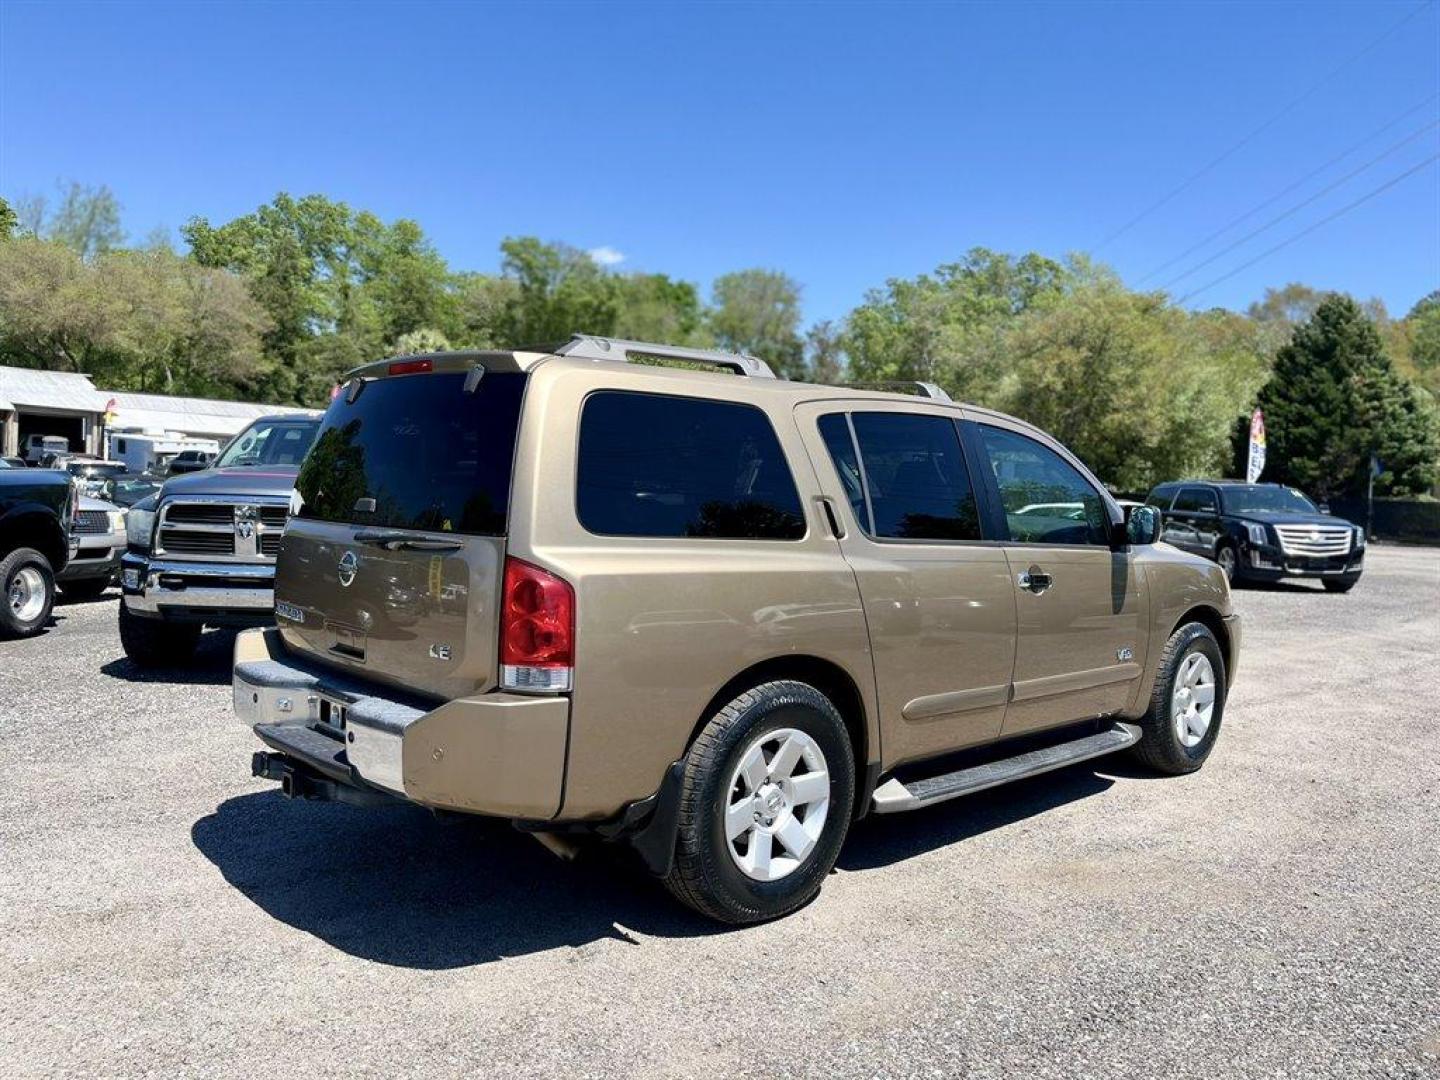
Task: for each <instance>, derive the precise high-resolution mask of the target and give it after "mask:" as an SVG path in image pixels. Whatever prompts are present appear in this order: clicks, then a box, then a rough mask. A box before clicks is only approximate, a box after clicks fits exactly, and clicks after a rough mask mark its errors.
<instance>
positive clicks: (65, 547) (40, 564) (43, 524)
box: [0, 469, 79, 638]
mask: <svg viewBox="0 0 1440 1080" xmlns="http://www.w3.org/2000/svg"><path fill="white" fill-rule="evenodd" d="M78 498H79V493H78V492H77V490H76V487H75V484H74V482H73V481H72V480H71V479H70V477H68V476H67V475H65V474H64V473H63V472H57V471H54V470H51V469H43V470H42V469H0V637H12V638H14V637H33V636H34V635H35V634H38V633H40V632H41V631H42V630H44V629H45V625H46V623H47V622H48V621H49V619H50V609H51V607H53V606H54V604H55V575H56V574H57V573H60V572H61V571H63V570H64V569H65V564H66V562H68V561H69V559H70V556H71V554H72V553H73V551H74V549H75V543H76V541H75V539H74V536H73V533H72V527H73V519H74V515H75V510H76V500H77V499H78Z"/></svg>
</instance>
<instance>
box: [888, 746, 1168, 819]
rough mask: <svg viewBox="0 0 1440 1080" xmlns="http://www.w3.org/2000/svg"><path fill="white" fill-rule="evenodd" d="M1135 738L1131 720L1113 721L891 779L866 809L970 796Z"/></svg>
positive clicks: (908, 807) (1110, 751)
mask: <svg viewBox="0 0 1440 1080" xmlns="http://www.w3.org/2000/svg"><path fill="white" fill-rule="evenodd" d="M1139 741H1140V729H1139V728H1138V727H1136V726H1135V725H1134V724H1116V725H1115V726H1114V727H1112V728H1110V729H1109V730H1107V731H1101V732H1097V733H1096V734H1094V735H1087V736H1085V737H1084V738H1083V739H1074V740H1072V741H1070V742H1064V743H1059V744H1058V745H1055V746H1046V747H1042V748H1040V749H1038V750H1030V751H1027V752H1026V753H1023V754H1017V755H1015V756H1014V757H1009V758H1002V759H1000V760H999V761H990V762H986V763H985V764H983V765H974V766H971V767H970V768H968V769H959V770H957V771H955V772H951V773H944V774H942V775H940V776H927V777H925V778H924V779H921V780H911V781H910V782H909V783H908V784H905V783H902V782H901V781H900V780H899V779H893V778H892V779H890V780H887V781H885V783H883V784H881V785H880V786H879V787H877V788H876V789H875V794H874V796H873V797H872V799H871V803H870V808H871V809H872V810H874V812H875V813H877V814H898V813H900V812H901V811H904V810H918V809H919V808H920V807H922V806H933V805H935V804H936V803H942V802H945V801H946V800H947V799H958V798H959V797H960V796H961V795H971V794H973V793H975V792H977V791H984V790H985V789H986V788H992V787H998V786H1000V785H1001V784H1008V783H1010V781H1012V780H1023V779H1025V778H1026V777H1029V776H1039V775H1040V774H1041V773H1046V772H1049V771H1050V770H1052V769H1061V768H1064V767H1065V766H1066V765H1074V764H1076V763H1077V762H1081V761H1088V760H1089V759H1090V758H1097V757H1102V756H1103V755H1105V754H1113V753H1114V752H1115V751H1116V750H1123V749H1125V747H1127V746H1133V745H1134V744H1135V743H1137V742H1139Z"/></svg>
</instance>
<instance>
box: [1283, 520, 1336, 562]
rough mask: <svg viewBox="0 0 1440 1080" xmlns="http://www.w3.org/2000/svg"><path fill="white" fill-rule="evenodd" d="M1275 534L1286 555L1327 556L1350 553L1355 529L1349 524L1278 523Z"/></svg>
mask: <svg viewBox="0 0 1440 1080" xmlns="http://www.w3.org/2000/svg"><path fill="white" fill-rule="evenodd" d="M1275 535H1277V536H1278V537H1280V547H1281V548H1282V549H1283V550H1284V552H1285V554H1286V555H1303V556H1307V557H1309V558H1327V557H1329V556H1331V555H1348V554H1350V542H1351V540H1352V538H1353V536H1354V530H1353V529H1351V528H1350V527H1349V526H1348V525H1276V526H1275Z"/></svg>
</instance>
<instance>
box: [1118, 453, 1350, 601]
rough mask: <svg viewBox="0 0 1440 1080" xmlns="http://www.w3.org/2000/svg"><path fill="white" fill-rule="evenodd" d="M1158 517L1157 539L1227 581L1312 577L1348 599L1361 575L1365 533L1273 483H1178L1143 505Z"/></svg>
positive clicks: (1162, 488)
mask: <svg viewBox="0 0 1440 1080" xmlns="http://www.w3.org/2000/svg"><path fill="white" fill-rule="evenodd" d="M1146 501H1147V502H1148V503H1149V504H1150V505H1151V506H1154V507H1157V508H1158V509H1159V510H1160V511H1161V512H1162V513H1163V514H1164V515H1165V528H1164V532H1163V534H1162V535H1163V536H1164V539H1165V540H1166V541H1167V542H1168V543H1171V544H1174V545H1175V546H1176V547H1178V548H1180V549H1181V550H1182V551H1188V552H1191V553H1193V554H1195V555H1203V556H1204V557H1205V558H1207V559H1214V560H1215V561H1216V562H1217V563H1219V564H1220V567H1221V568H1222V569H1223V570H1224V571H1225V577H1226V578H1227V579H1228V580H1230V581H1231V582H1239V581H1278V580H1280V579H1281V578H1287V577H1300V578H1319V579H1320V581H1321V582H1322V584H1324V586H1325V588H1326V589H1327V590H1328V591H1330V592H1349V591H1350V590H1351V589H1353V588H1354V587H1355V583H1356V582H1357V581H1359V580H1360V575H1361V574H1362V573H1363V572H1364V570H1365V530H1364V529H1362V528H1360V527H1359V526H1358V525H1352V524H1350V523H1349V522H1348V521H1342V520H1340V519H1338V518H1334V517H1331V516H1330V515H1329V514H1326V513H1323V512H1321V510H1320V509H1319V508H1318V507H1317V506H1316V505H1315V504H1314V503H1313V502H1311V501H1310V500H1309V499H1308V498H1306V497H1305V495H1304V494H1302V493H1301V492H1299V491H1297V490H1295V489H1294V488H1292V487H1284V486H1283V485H1280V484H1246V483H1243V482H1241V481H1238V480H1178V481H1175V482H1173V483H1168V484H1161V485H1160V486H1159V487H1157V488H1156V489H1155V490H1154V491H1152V492H1151V493H1150V496H1149V498H1148V499H1147V500H1146Z"/></svg>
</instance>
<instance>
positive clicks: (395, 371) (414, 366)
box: [390, 360, 435, 375]
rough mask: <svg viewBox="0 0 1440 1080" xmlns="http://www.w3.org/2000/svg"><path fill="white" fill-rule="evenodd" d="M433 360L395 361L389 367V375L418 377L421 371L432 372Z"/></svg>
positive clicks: (433, 367) (433, 368)
mask: <svg viewBox="0 0 1440 1080" xmlns="http://www.w3.org/2000/svg"><path fill="white" fill-rule="evenodd" d="M434 370H435V361H433V360H396V361H395V363H393V364H391V365H390V374H391V375H418V374H419V373H420V372H422V371H434Z"/></svg>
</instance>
